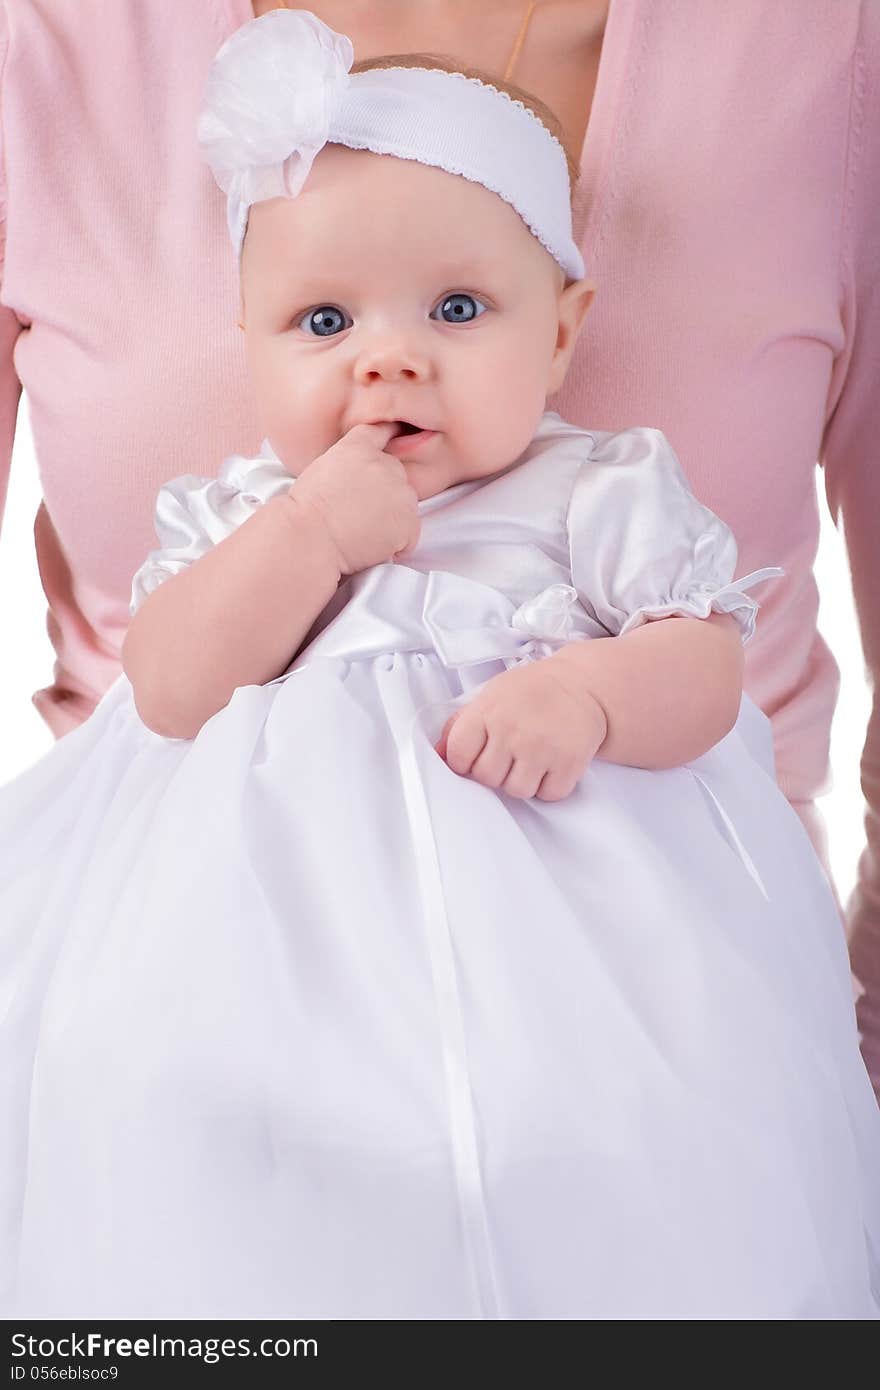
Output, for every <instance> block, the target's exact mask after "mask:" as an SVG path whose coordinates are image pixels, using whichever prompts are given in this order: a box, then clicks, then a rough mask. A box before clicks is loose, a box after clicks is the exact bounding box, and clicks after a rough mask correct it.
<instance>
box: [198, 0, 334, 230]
mask: <svg viewBox="0 0 880 1390" xmlns="http://www.w3.org/2000/svg"><path fill="white" fill-rule="evenodd" d="M273 26H274V27H273ZM353 62H354V47H353V45H352V42H351V40H350V39H349V38H346V36H345V35H344V34H337V33H336V32H335V31H334V30H333V29H330V28H329V27H328V26H327V25H326V24H325V23H324V22H323V20H320V19H318V17H317V15H314V14H312V13H311V11H310V10H271V11H270V12H269V13H268V14H266V15H263V16H261V17H260V18H259V19H258V20H254V21H252V22H251V23H249V24H245V25H243V26H242V27H241V28H240V29H237V30H236V31H235V33H234V34H232V35H230V37H229V38H228V39H227V40H226V42H225V43H224V44H223V46H222V47H221V48H220V50H219V51H218V53H217V55H216V57H215V59H214V61H213V63H212V65H211V70H210V72H209V74H208V79H207V82H206V85H205V100H204V106H203V109H202V111H201V114H200V116H199V121H198V128H197V136H198V142H199V145H200V146H201V149H202V152H203V154H204V157H205V159H206V161H207V163H208V164H209V165H210V167H211V170H212V172H213V174H214V177H215V179H216V180H217V182H218V184H219V185H220V187H221V188H222V189H223V191H224V192H225V193H226V194H227V195H229V194H231V195H232V199H233V200H234V201H236V202H238V203H241V204H244V206H245V207H247V206H249V205H250V204H251V203H256V202H260V201H262V200H263V199H266V198H281V197H285V196H286V197H289V198H292V197H295V196H296V194H297V193H299V191H300V189H301V188H302V187H303V184H304V183H305V181H306V179H307V178H308V176H309V172H310V170H311V167H312V163H313V162H314V159H315V156H316V155H317V154H318V152H319V151H320V150H321V149H322V148H323V146H324V145H325V144H326V143H327V136H328V133H329V129H330V117H331V113H332V111H333V110H334V108H335V107H336V105H337V103H338V101H339V98H340V96H341V94H342V92H344V91H345V89H346V87H347V86H348V85H349V82H350V81H351V79H350V77H349V69H350V68H351V65H352V63H353ZM257 94H258V95H259V100H258V101H255V99H254V98H255V95H257Z"/></svg>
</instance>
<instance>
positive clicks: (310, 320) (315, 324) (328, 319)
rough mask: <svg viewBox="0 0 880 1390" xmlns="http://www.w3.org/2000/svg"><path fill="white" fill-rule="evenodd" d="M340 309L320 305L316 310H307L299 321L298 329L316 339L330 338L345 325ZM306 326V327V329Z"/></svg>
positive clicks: (328, 305) (329, 305)
mask: <svg viewBox="0 0 880 1390" xmlns="http://www.w3.org/2000/svg"><path fill="white" fill-rule="evenodd" d="M343 319H344V315H343V313H342V310H341V309H337V308H336V307H335V306H334V305H333V304H320V305H319V306H318V308H317V309H308V310H307V311H306V312H305V313H304V314H303V316H302V318H301V319H300V321H299V325H298V326H299V327H300V328H305V331H306V333H309V334H312V335H313V336H314V337H317V338H332V337H334V336H335V335H336V333H337V332H339V329H340V328H345V327H346V325H345V323H344V321H343V322H340V320H343ZM306 325H308V327H306Z"/></svg>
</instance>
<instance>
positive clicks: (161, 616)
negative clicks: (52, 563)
mask: <svg viewBox="0 0 880 1390" xmlns="http://www.w3.org/2000/svg"><path fill="white" fill-rule="evenodd" d="M340 577H341V574H340V569H339V565H338V553H337V550H336V547H335V545H334V544H333V541H332V538H331V536H330V534H329V532H328V531H327V528H326V527H325V526H323V525H322V523H321V521H320V518H318V517H317V516H315V515H313V514H312V512H311V511H310V509H307V508H303V507H300V506H299V504H298V503H297V502H295V501H294V499H293V497H292V496H291V494H290V493H289V492H284V493H281V494H279V495H278V496H277V497H273V498H271V499H270V500H269V501H267V502H266V503H264V504H263V506H261V507H260V508H259V509H258V510H257V511H256V512H254V514H253V516H251V517H248V519H247V521H245V522H243V523H242V524H241V525H240V526H239V527H238V528H237V529H236V530H235V531H233V532H232V533H231V534H230V535H229V536H227V537H226V538H225V539H224V540H222V541H220V542H219V543H218V544H217V545H216V546H214V547H213V548H212V549H211V550H209V551H208V552H207V554H205V555H202V556H201V558H200V559H198V560H197V561H196V562H195V563H194V564H192V565H190V566H189V567H188V568H187V569H185V570H182V571H181V572H180V573H179V574H176V575H173V576H172V577H171V578H169V579H166V580H165V582H164V583H162V584H160V585H159V587H158V588H156V589H154V590H153V592H152V593H151V594H150V595H149V596H148V597H147V598H146V599H145V600H144V602H143V604H142V605H141V607H140V608H139V609H138V611H137V612H136V613H135V615H134V617H133V618H132V621H131V624H130V626H129V628H128V632H127V633H126V637H125V641H124V642H123V645H122V665H123V669H124V671H125V674H126V675H127V676H128V678H129V680H130V681H131V684H132V686H133V689H134V699H135V705H136V707H137V711H138V714H139V715H140V717H141V719H142V720H143V722H144V723H145V724H146V725H147V727H148V728H150V729H152V730H153V731H154V732H155V733H158V734H162V735H164V736H165V737H166V738H194V737H195V735H196V734H197V733H198V731H199V729H200V728H201V727H202V725H203V724H204V723H205V722H206V721H207V720H208V719H210V717H211V716H212V715H213V714H216V712H217V711H218V710H219V709H222V708H223V706H224V705H226V704H228V703H229V700H230V698H231V697H232V693H233V691H234V690H235V689H236V687H237V686H240V685H260V684H263V683H264V682H265V681H267V680H271V679H273V678H274V677H275V676H277V675H278V674H279V672H281V671H283V670H284V669H285V667H286V666H287V665H288V664H289V663H290V661H291V660H292V658H293V656H294V655H295V654H296V651H297V649H298V648H299V647H300V646H301V644H302V641H303V638H304V637H305V635H306V633H307V632H308V631H309V628H310V627H311V626H312V624H313V623H314V621H315V619H316V618H317V617H318V614H319V613H321V611H322V610H323V609H324V608H325V607H326V605H327V604H328V603H329V602H330V599H331V598H332V597H333V595H334V593H335V592H336V589H337V586H338V584H339V580H340Z"/></svg>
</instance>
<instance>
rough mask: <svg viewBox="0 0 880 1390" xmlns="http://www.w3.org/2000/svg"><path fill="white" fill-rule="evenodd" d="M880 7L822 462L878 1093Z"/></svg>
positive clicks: (863, 73) (857, 922) (861, 111)
mask: <svg viewBox="0 0 880 1390" xmlns="http://www.w3.org/2000/svg"><path fill="white" fill-rule="evenodd" d="M878 214H880V6H878V5H876V4H875V3H873V2H872V0H863V2H862V7H861V20H860V30H859V41H858V45H857V48H856V53H855V57H854V62H853V69H852V89H851V93H850V126H849V142H848V148H847V158H846V189H845V196H844V216H843V223H842V227H841V246H840V295H841V314H842V322H843V327H844V331H845V344H844V347H843V350H842V351H841V353H840V354H839V356H838V357H837V359H836V361H835V364H834V373H833V375H832V381H831V388H830V393H829V402H828V408H829V412H830V413H829V415H828V419H827V425H826V429H825V437H824V441H823V450H822V457H821V459H820V462H821V464H822V466H823V468H824V471H825V492H826V496H827V498H828V505H829V508H830V510H831V515H832V517H833V518H834V524H835V526H838V529H839V521H840V517H841V516H842V518H843V534H844V540H845V543H846V548H847V554H848V557H849V563H850V567H851V570H852V584H853V596H854V600H855V606H856V612H857V615H858V623H859V630H860V633H861V640H862V649H863V651H864V657H865V664H866V667H867V670H868V672H869V679H870V682H871V684H872V687H873V692H874V704H873V712H872V714H871V717H870V720H869V723H868V729H867V735H866V738H865V744H864V750H863V753H862V760H861V779H862V789H863V791H864V794H865V799H866V803H867V804H866V808H865V829H866V832H867V844H866V846H865V847H864V849H863V851H862V855H861V859H860V861H859V871H858V883H857V886H856V888H855V890H854V892H853V894H852V897H851V898H850V900H849V903H848V904H847V909H846V915H847V930H848V935H849V938H850V954H851V957H852V966H853V971H854V973H855V974H856V976H857V978H858V979H859V981H860V982H861V984H862V986H863V987H864V989H865V991H866V992H865V994H864V995H863V996H862V998H861V999H860V1000H859V1001H858V1004H857V1014H858V1020H859V1029H860V1031H861V1033H862V1051H863V1054H864V1056H865V1060H866V1062H867V1064H868V1070H869V1072H870V1073H871V1077H872V1080H873V1082H874V1085H875V1088H877V1089H878V1092H880V242H878V230H877V218H878Z"/></svg>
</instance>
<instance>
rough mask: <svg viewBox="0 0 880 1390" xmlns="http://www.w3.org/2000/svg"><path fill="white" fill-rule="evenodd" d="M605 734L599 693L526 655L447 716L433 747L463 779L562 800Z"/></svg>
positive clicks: (523, 794)
mask: <svg viewBox="0 0 880 1390" xmlns="http://www.w3.org/2000/svg"><path fill="white" fill-rule="evenodd" d="M607 732H608V721H607V719H606V717H605V712H604V710H603V709H602V706H601V705H600V704H599V702H598V700H596V699H595V697H594V696H593V695H591V694H590V693H589V692H588V691H587V690H583V689H580V688H579V687H578V686H577V685H576V684H569V682H568V681H567V679H566V677H565V675H564V674H563V673H562V672H561V671H560V669H559V668H558V666H555V665H552V664H551V663H550V662H549V661H528V662H523V663H522V664H521V665H519V666H514V667H511V669H510V670H508V671H503V672H502V673H501V674H500V675H498V676H494V677H493V679H492V680H490V681H487V682H486V684H485V685H484V686H483V688H482V690H480V691H479V693H478V694H477V695H475V697H474V699H473V700H471V702H470V704H467V705H465V706H464V708H463V709H460V710H457V711H456V712H455V714H453V715H451V716H450V718H449V719H448V720H447V721H446V723H445V725H444V726H443V732H442V733H441V735H440V738H439V741H438V742H437V743H436V744H435V748H436V751H437V752H438V753H439V754H440V756H441V758H443V759H444V761H445V762H446V764H447V766H448V767H450V768H451V770H452V771H453V772H457V773H458V774H459V775H460V776H462V777H471V778H473V779H474V781H476V782H482V784H483V785H484V786H486V787H492V788H495V789H496V790H499V791H503V792H506V793H507V795H508V796H516V797H520V798H522V799H524V800H527V799H528V798H529V797H533V796H536V797H538V799H539V800H540V801H562V800H563V799H564V798H565V797H566V796H569V795H570V794H571V792H572V791H574V788H575V787H576V786H577V784H578V782H579V781H580V779H581V777H582V776H583V774H584V772H585V771H586V769H587V767H588V766H589V764H590V763H591V762H592V760H593V758H594V756H595V754H596V753H597V751H598V750H599V748H601V746H602V744H603V742H604V740H605V736H606V734H607Z"/></svg>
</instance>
